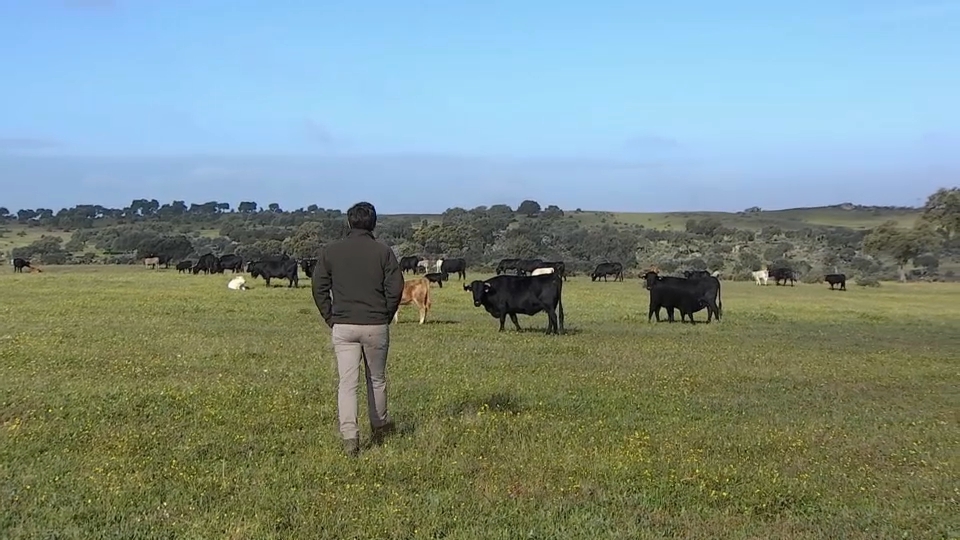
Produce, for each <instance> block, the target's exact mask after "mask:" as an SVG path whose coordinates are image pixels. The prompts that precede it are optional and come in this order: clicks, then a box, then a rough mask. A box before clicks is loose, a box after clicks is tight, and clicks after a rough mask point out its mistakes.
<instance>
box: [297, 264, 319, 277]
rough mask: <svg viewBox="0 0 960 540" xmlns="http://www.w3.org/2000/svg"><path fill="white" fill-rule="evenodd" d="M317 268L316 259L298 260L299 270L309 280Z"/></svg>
mask: <svg viewBox="0 0 960 540" xmlns="http://www.w3.org/2000/svg"><path fill="white" fill-rule="evenodd" d="M316 266H317V259H300V269H301V270H303V273H304V274H305V275H306V276H307V277H308V278H310V279H313V269H314V268H316Z"/></svg>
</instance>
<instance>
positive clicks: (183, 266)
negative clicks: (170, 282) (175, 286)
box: [177, 261, 193, 274]
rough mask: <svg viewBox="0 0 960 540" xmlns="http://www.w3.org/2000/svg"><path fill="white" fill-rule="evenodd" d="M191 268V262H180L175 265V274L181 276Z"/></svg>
mask: <svg viewBox="0 0 960 540" xmlns="http://www.w3.org/2000/svg"><path fill="white" fill-rule="evenodd" d="M192 267H193V261H180V262H178V263H177V273H178V274H183V273H185V272H189V271H190V269H191V268H192Z"/></svg>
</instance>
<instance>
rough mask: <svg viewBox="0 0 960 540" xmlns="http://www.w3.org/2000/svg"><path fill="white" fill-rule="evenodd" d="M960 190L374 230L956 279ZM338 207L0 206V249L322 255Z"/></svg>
mask: <svg viewBox="0 0 960 540" xmlns="http://www.w3.org/2000/svg"><path fill="white" fill-rule="evenodd" d="M958 215H960V189H957V188H951V189H941V190H938V191H937V192H936V193H933V194H931V195H930V197H929V198H928V200H927V202H926V204H925V205H924V206H923V207H922V208H908V207H864V206H858V205H854V204H849V203H845V204H840V205H835V206H830V207H821V208H798V209H786V210H772V211H768V210H763V209H760V208H756V207H753V208H747V209H745V210H743V211H742V212H736V213H722V212H674V213H654V214H650V213H648V214H643V213H633V214H631V213H611V212H599V211H584V210H582V209H579V208H578V209H574V210H562V209H560V208H558V207H557V206H555V205H547V206H546V207H542V206H541V205H540V204H539V203H538V202H536V201H533V200H526V201H523V202H521V203H520V204H519V205H518V206H517V207H516V208H513V207H510V206H508V205H505V204H498V205H493V206H490V207H478V208H474V209H470V210H467V209H464V208H450V209H448V210H446V211H445V212H443V213H442V214H440V215H410V214H405V215H394V216H381V219H380V224H379V226H378V231H377V234H378V237H379V238H380V239H381V240H382V241H384V242H386V243H387V244H388V245H390V246H392V247H393V248H394V250H395V252H396V253H397V255H398V256H405V255H418V256H420V257H423V258H451V257H462V258H464V259H465V260H466V261H467V264H468V265H469V266H470V267H471V268H475V269H482V270H489V269H492V268H493V267H494V266H495V265H496V263H497V261H499V260H500V259H503V258H511V257H520V258H534V257H539V258H543V259H544V260H554V261H556V260H562V261H564V262H565V263H566V265H567V268H569V269H570V270H572V271H574V272H580V273H583V272H587V271H589V270H590V269H592V268H593V267H594V266H595V265H596V264H597V263H600V262H620V263H622V264H623V265H624V267H625V268H626V269H627V270H628V271H633V270H640V269H643V268H646V267H649V266H654V265H655V266H657V267H659V268H660V269H662V270H663V271H665V272H668V273H670V272H677V271H679V270H681V269H685V268H693V269H709V270H710V271H715V270H718V271H720V272H721V273H722V274H723V275H724V276H725V278H727V279H749V277H750V272H751V271H753V270H759V269H761V268H763V267H765V266H766V265H771V264H772V265H787V266H789V267H791V268H793V269H794V270H795V271H796V272H797V274H798V277H799V278H800V279H808V280H817V279H819V277H821V276H822V275H823V274H824V273H833V272H842V273H846V274H847V275H848V276H850V277H858V278H864V279H873V280H889V279H898V278H899V279H901V280H907V279H924V280H954V279H956V277H957V276H956V272H957V270H958V269H960V234H958V232H960V225H958V218H957V217H956V216H958ZM345 232H346V224H345V218H344V215H343V213H342V212H341V210H337V209H324V208H321V207H319V206H318V205H315V204H314V205H309V206H307V207H304V208H298V209H295V210H284V209H282V208H280V206H279V205H278V204H275V203H271V204H268V205H266V206H265V207H263V206H261V205H259V204H258V203H256V202H253V201H242V202H240V203H239V204H238V205H237V206H236V207H235V208H234V207H232V206H231V205H230V204H229V203H226V202H216V201H212V202H207V203H193V204H190V205H187V204H186V203H185V202H184V201H173V202H171V203H165V204H161V203H160V202H159V201H156V200H147V199H137V200H134V201H132V202H131V203H130V205H129V206H127V207H124V208H108V207H104V206H98V205H78V206H76V207H73V208H64V209H61V210H60V211H58V212H54V211H53V210H50V209H44V208H40V209H21V210H18V211H16V212H15V213H11V212H10V211H9V210H8V209H6V208H0V250H2V251H3V252H4V256H5V258H7V259H12V258H15V257H21V258H27V259H31V260H32V261H33V262H35V263H38V264H137V263H138V262H139V261H140V260H142V259H143V258H144V257H145V256H154V255H159V256H162V257H165V258H168V259H170V260H171V261H172V262H176V261H179V260H183V259H191V260H196V259H197V258H198V257H199V256H200V255H203V254H205V253H213V254H214V255H218V256H219V255H226V254H234V253H235V254H237V255H240V256H242V257H243V258H244V259H246V260H252V259H257V258H261V257H265V256H271V255H278V254H280V253H286V254H288V255H291V256H293V257H297V258H309V257H315V256H316V255H317V254H318V253H319V251H320V250H321V249H322V248H323V246H324V244H325V243H326V242H329V241H331V240H335V239H337V238H340V237H342V236H343V234H344V233H345Z"/></svg>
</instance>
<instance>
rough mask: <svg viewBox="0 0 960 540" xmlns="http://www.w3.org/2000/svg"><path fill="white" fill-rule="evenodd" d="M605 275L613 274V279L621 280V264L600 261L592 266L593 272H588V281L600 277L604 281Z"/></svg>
mask: <svg viewBox="0 0 960 540" xmlns="http://www.w3.org/2000/svg"><path fill="white" fill-rule="evenodd" d="M607 276H613V280H614V281H617V280H620V281H623V265H622V264H620V263H618V262H613V263H610V262H605V263H600V264H598V265H597V267H596V268H594V270H593V273H591V274H590V281H596V280H598V279H600V278H601V277H602V278H603V280H604V281H606V280H607Z"/></svg>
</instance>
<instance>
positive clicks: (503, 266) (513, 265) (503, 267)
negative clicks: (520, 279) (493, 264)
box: [497, 259, 520, 276]
mask: <svg viewBox="0 0 960 540" xmlns="http://www.w3.org/2000/svg"><path fill="white" fill-rule="evenodd" d="M518 262H520V259H501V260H500V263H499V264H497V275H498V276H499V275H500V274H505V273H506V272H507V270H514V271H516V269H517V263H518Z"/></svg>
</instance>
